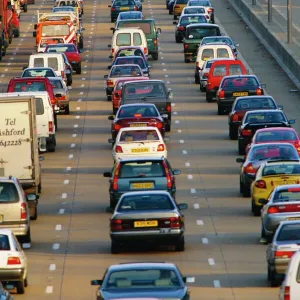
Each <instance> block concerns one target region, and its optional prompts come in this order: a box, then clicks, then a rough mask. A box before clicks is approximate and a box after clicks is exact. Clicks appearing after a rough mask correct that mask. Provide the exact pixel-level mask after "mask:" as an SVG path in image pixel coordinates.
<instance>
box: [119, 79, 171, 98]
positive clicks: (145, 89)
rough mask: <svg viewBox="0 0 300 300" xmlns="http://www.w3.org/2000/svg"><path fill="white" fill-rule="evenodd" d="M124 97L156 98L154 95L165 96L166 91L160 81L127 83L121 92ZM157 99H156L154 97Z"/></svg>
mask: <svg viewBox="0 0 300 300" xmlns="http://www.w3.org/2000/svg"><path fill="white" fill-rule="evenodd" d="M122 95H124V98H126V99H132V100H136V99H137V98H144V97H149V98H156V97H166V92H165V88H164V85H163V84H162V83H154V82H153V83H151V82H150V83H149V82H146V83H142V82H141V83H138V84H128V85H126V86H125V87H124V90H123V92H122ZM156 100H157V99H156Z"/></svg>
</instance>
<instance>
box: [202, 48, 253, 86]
mask: <svg viewBox="0 0 300 300" xmlns="http://www.w3.org/2000/svg"><path fill="white" fill-rule="evenodd" d="M206 45H207V44H206ZM206 45H203V46H206ZM228 78H255V79H257V81H258V78H257V77H256V76H255V75H249V74H244V75H229V76H224V77H223V79H228Z"/></svg>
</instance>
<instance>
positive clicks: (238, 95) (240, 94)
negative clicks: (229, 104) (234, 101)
mask: <svg viewBox="0 0 300 300" xmlns="http://www.w3.org/2000/svg"><path fill="white" fill-rule="evenodd" d="M233 96H235V97H241V96H248V92H238V93H233Z"/></svg>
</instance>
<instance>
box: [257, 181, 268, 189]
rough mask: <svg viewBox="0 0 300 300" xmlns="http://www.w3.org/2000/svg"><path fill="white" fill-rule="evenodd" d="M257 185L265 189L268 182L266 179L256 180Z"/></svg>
mask: <svg viewBox="0 0 300 300" xmlns="http://www.w3.org/2000/svg"><path fill="white" fill-rule="evenodd" d="M255 186H256V187H258V188H260V189H265V188H266V187H267V185H266V182H265V181H264V180H258V181H256V182H255Z"/></svg>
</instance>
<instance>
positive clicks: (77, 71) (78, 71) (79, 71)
mask: <svg viewBox="0 0 300 300" xmlns="http://www.w3.org/2000/svg"><path fill="white" fill-rule="evenodd" d="M76 74H81V63H80V64H79V66H78V68H77V69H76Z"/></svg>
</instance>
